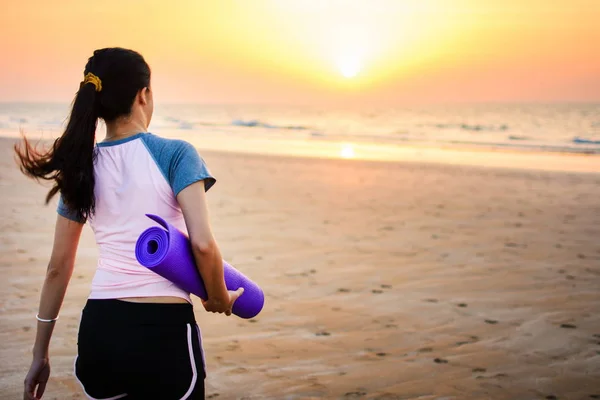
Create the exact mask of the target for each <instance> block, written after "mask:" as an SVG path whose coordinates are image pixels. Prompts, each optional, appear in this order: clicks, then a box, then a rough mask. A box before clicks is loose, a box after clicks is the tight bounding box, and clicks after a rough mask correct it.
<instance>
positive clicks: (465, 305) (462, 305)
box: [456, 303, 468, 308]
mask: <svg viewBox="0 0 600 400" xmlns="http://www.w3.org/2000/svg"><path fill="white" fill-rule="evenodd" d="M456 306H457V307H462V308H465V307H467V306H468V304H467V303H458V304H457V305H456Z"/></svg>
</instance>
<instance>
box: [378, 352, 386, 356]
mask: <svg viewBox="0 0 600 400" xmlns="http://www.w3.org/2000/svg"><path fill="white" fill-rule="evenodd" d="M375 355H376V356H377V357H385V356H387V353H384V352H381V353H375Z"/></svg>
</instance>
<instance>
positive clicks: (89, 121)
mask: <svg viewBox="0 0 600 400" xmlns="http://www.w3.org/2000/svg"><path fill="white" fill-rule="evenodd" d="M84 74H86V79H85V80H84V81H83V82H82V83H81V84H80V86H79V91H78V92H77V95H76V96H75V99H74V100H73V104H72V108H71V115H70V116H69V121H68V123H67V127H66V129H65V131H64V133H63V134H62V135H61V137H59V138H58V139H56V140H55V141H54V143H53V144H52V146H51V147H50V148H49V149H42V150H38V148H37V147H36V146H34V145H32V144H31V142H30V141H29V140H27V138H26V137H24V136H23V142H22V143H21V145H19V144H16V145H15V152H16V154H17V158H18V161H19V164H20V169H21V171H22V172H23V173H24V174H25V175H27V176H29V177H31V178H34V179H36V180H40V179H42V180H47V181H54V185H53V186H52V188H51V189H50V191H49V192H48V194H47V196H46V204H48V203H49V202H50V200H51V199H52V198H53V197H54V196H55V195H56V194H57V193H59V192H60V193H61V195H62V199H63V201H64V203H65V205H66V206H67V207H68V208H69V209H70V210H71V211H73V212H75V213H76V214H77V216H78V217H79V218H81V219H86V218H88V217H89V216H91V215H92V214H93V213H94V210H95V198H94V159H95V157H96V149H95V141H96V127H97V125H98V119H99V118H102V119H104V120H105V121H107V122H109V121H114V120H116V119H117V118H119V117H122V116H126V115H129V114H130V113H131V107H132V104H133V101H134V99H135V96H136V94H137V93H138V91H139V90H141V89H143V88H144V87H148V86H149V85H150V68H149V66H148V64H147V63H146V61H145V60H144V58H143V57H142V56H141V55H140V54H139V53H137V52H135V51H133V50H128V49H122V48H118V47H114V48H106V49H100V50H96V51H95V52H94V55H93V56H92V57H90V58H89V60H88V63H87V65H86V67H85V71H84ZM90 74H91V75H93V77H94V78H95V79H101V81H100V80H98V81H94V80H88V79H87V76H88V75H90Z"/></svg>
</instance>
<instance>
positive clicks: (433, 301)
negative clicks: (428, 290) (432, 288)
mask: <svg viewBox="0 0 600 400" xmlns="http://www.w3.org/2000/svg"><path fill="white" fill-rule="evenodd" d="M423 301H426V302H427V303H437V302H438V299H425V300H423Z"/></svg>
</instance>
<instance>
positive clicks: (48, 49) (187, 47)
mask: <svg viewBox="0 0 600 400" xmlns="http://www.w3.org/2000/svg"><path fill="white" fill-rule="evenodd" d="M548 3H551V5H549V4H548ZM599 21H600V1H598V0H552V1H550V0H546V1H540V0H418V1H417V0H412V1H407V0H170V1H166V0H160V1H158V0H144V1H142V0H102V1H98V0H97V1H90V0H56V1H49V0H21V1H17V0H8V1H7V0H3V1H2V12H1V13H0V50H1V54H2V56H1V57H0V101H59V102H68V101H70V100H71V99H72V96H73V94H74V92H75V91H76V89H77V87H78V82H79V80H81V77H82V71H83V67H84V65H85V62H86V60H87V58H88V57H89V56H90V55H91V53H92V52H93V50H94V49H96V48H100V47H107V46H122V47H130V48H133V49H135V50H138V51H139V52H141V53H142V54H143V55H144V56H145V57H146V59H147V60H148V62H149V63H150V65H151V67H152V70H153V86H154V91H155V96H156V101H157V102H169V103H178V102H181V103H184V102H194V103H243V104H248V103H284V104H324V105H337V104H346V103H354V104H370V105H373V104H375V105H382V106H393V105H396V104H398V105H400V104H401V105H406V104H411V103H429V102H434V103H440V102H479V101H544V102H546V101H600V22H599ZM354 72H358V73H357V75H356V76H355V77H353V78H346V77H344V76H343V73H347V74H352V73H354Z"/></svg>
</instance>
